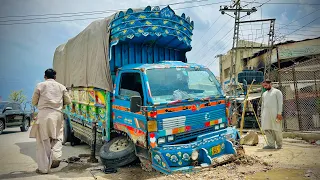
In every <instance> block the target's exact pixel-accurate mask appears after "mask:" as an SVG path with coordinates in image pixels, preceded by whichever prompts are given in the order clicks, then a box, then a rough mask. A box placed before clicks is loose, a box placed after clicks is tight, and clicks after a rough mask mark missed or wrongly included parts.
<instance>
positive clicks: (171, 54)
mask: <svg viewBox="0 0 320 180" xmlns="http://www.w3.org/2000/svg"><path fill="white" fill-rule="evenodd" d="M169 60H170V61H174V60H175V59H174V50H173V49H170V58H169Z"/></svg>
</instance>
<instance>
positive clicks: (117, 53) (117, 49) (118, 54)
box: [115, 45, 122, 67]
mask: <svg viewBox="0 0 320 180" xmlns="http://www.w3.org/2000/svg"><path fill="white" fill-rule="evenodd" d="M121 49H122V48H121V46H119V45H117V46H116V47H115V66H116V67H121V66H122V64H121V62H122V60H121V55H122V53H121Z"/></svg>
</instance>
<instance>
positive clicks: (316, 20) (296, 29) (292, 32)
mask: <svg viewBox="0 0 320 180" xmlns="http://www.w3.org/2000/svg"><path fill="white" fill-rule="evenodd" d="M318 19H320V17H317V18H316V19H314V20H312V21H310V22H309V23H307V24H305V25H304V26H302V27H301V28H299V29H296V30H295V31H292V32H291V33H289V34H285V35H290V34H293V33H295V32H297V31H299V30H301V29H303V28H305V27H306V26H307V25H309V24H311V23H313V22H315V21H317V20H318Z"/></svg>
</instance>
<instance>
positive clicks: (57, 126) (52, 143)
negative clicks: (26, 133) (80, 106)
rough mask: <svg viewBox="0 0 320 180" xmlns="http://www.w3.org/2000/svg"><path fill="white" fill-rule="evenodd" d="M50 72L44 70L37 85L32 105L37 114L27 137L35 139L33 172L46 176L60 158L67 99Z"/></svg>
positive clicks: (65, 92) (51, 70)
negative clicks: (35, 165) (34, 170)
mask: <svg viewBox="0 0 320 180" xmlns="http://www.w3.org/2000/svg"><path fill="white" fill-rule="evenodd" d="M55 77H56V72H55V71H54V70H53V69H47V70H46V71H45V76H44V78H45V81H44V82H41V83H39V84H38V85H37V87H36V89H35V91H34V94H33V97H32V104H33V105H34V106H37V108H38V110H39V112H38V116H37V121H36V122H35V124H34V125H33V127H32V129H31V132H30V137H33V138H36V142H37V150H36V160H37V164H38V169H37V170H36V172H37V173H40V174H47V173H49V171H50V168H56V167H58V166H59V164H60V161H61V156H62V138H63V114H62V109H63V106H64V105H67V104H70V103H71V100H70V96H69V95H68V92H67V89H66V87H65V86H63V85H62V84H60V83H58V82H56V81H55Z"/></svg>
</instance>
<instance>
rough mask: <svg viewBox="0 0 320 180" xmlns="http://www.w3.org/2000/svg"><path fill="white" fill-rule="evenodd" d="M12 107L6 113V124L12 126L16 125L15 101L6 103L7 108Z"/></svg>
mask: <svg viewBox="0 0 320 180" xmlns="http://www.w3.org/2000/svg"><path fill="white" fill-rule="evenodd" d="M7 108H10V109H8V110H5V112H4V114H5V116H6V126H8V127H10V126H14V125H15V120H14V117H15V112H14V109H13V103H9V104H7V105H6V107H5V109H7Z"/></svg>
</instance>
